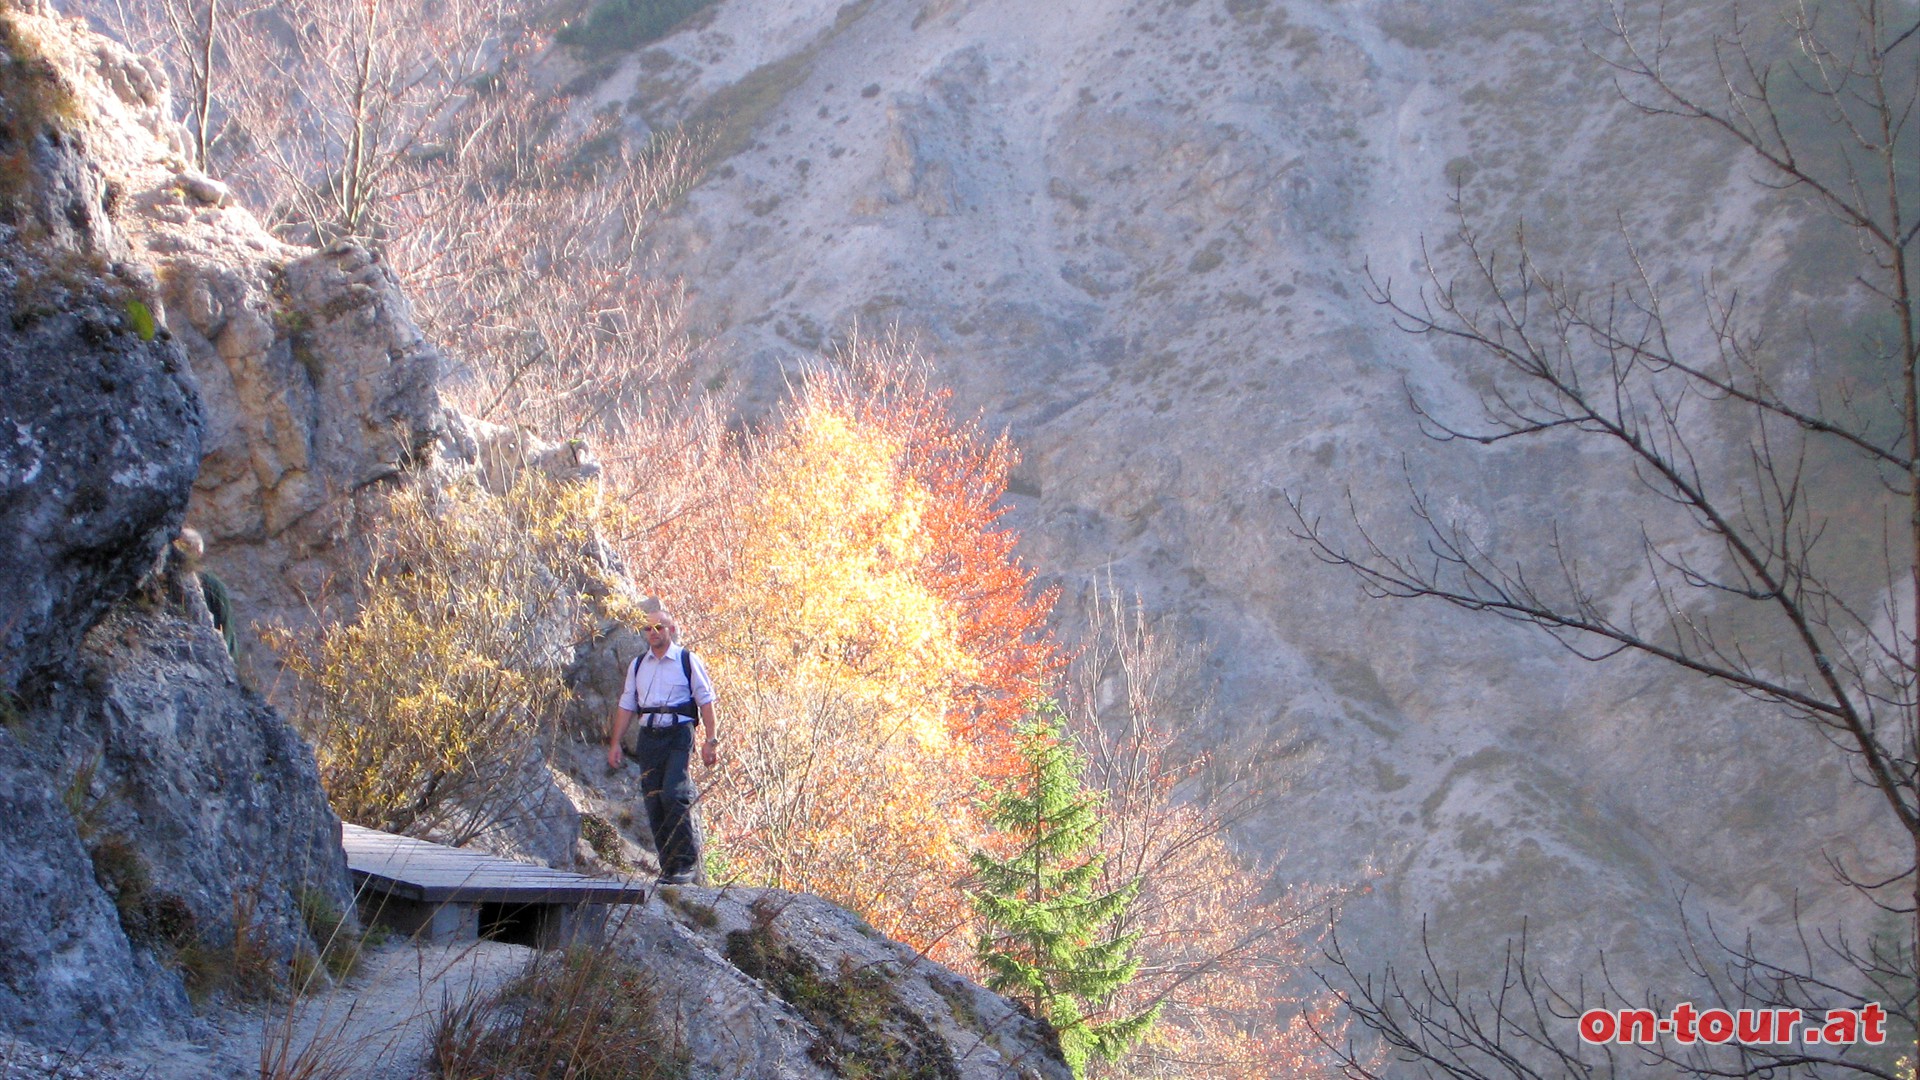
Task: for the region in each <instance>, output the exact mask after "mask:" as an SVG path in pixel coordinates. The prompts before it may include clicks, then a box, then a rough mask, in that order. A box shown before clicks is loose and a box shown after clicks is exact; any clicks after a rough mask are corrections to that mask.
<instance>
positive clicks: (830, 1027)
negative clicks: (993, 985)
mask: <svg viewBox="0 0 1920 1080" xmlns="http://www.w3.org/2000/svg"><path fill="white" fill-rule="evenodd" d="M614 940H615V942H616V943H617V944H618V945H619V946H620V947H622V948H624V949H627V950H629V952H630V955H631V956H632V957H633V958H634V959H635V960H636V961H637V962H638V963H639V964H640V965H641V966H642V967H643V968H644V969H645V970H646V971H648V972H649V973H650V974H652V975H653V976H654V977H655V978H654V982H655V985H659V986H666V987H672V988H673V993H671V994H670V995H666V996H665V998H664V1004H665V1006H666V1007H667V1008H668V1009H669V1010H671V1015H669V1016H663V1017H662V1018H661V1019H662V1022H663V1024H664V1025H666V1026H668V1027H669V1029H670V1030H673V1031H676V1032H679V1033H680V1038H681V1039H682V1040H683V1042H684V1043H685V1046H686V1049H687V1052H688V1056H689V1057H690V1058H691V1061H692V1063H693V1075H694V1076H695V1077H698V1078H701V1080H709V1078H710V1080H723V1078H732V1077H742V1076H751V1077H755V1078H757V1080H827V1078H829V1077H835V1076H925V1077H940V1078H942V1080H1065V1078H1067V1077H1070V1076H1072V1072H1071V1071H1070V1070H1069V1069H1068V1068H1067V1065H1066V1062H1065V1060H1064V1059H1062V1058H1061V1056H1060V1046H1059V1042H1058V1040H1057V1039H1055V1038H1054V1037H1053V1034H1052V1032H1051V1030H1050V1029H1048V1028H1047V1027H1046V1026H1045V1025H1043V1024H1040V1023H1038V1022H1036V1021H1035V1020H1034V1019H1033V1018H1032V1017H1031V1016H1029V1015H1027V1014H1026V1013H1025V1012H1023V1011H1021V1010H1019V1009H1017V1008H1015V1007H1014V1006H1013V1005H1011V1004H1010V1003H1009V1002H1008V1001H1007V1000H1006V999H1005V998H1002V997H1000V996H999V995H997V994H992V993H988V992H987V991H985V990H982V989H981V988H980V987H978V986H975V985H974V984H973V983H971V982H969V981H967V980H966V979H963V978H961V977H959V976H958V975H955V974H954V973H953V972H951V971H949V970H947V969H946V968H944V967H942V966H940V965H939V964H936V963H934V962H932V961H931V960H928V959H926V958H925V957H922V956H920V955H919V954H917V953H916V952H914V950H912V949H910V948H908V947H906V946H905V945H902V944H900V943H899V942H897V941H891V940H889V939H887V938H885V937H882V936H880V934H879V933H877V932H876V931H874V930H873V928H872V927H869V926H867V925H866V924H865V923H864V922H862V921H861V920H860V918H859V917H858V916H856V915H853V914H852V913H850V912H848V911H845V910H843V909H841V908H839V907H836V906H834V905H832V904H829V903H827V902H826V901H824V900H821V899H819V898H817V897H812V896H805V895H800V894H794V893H786V892H779V891H777V890H772V889H723V890H714V889H695V888H677V887H669V888H666V889H663V890H661V893H660V896H659V897H657V898H655V899H653V900H650V901H649V902H648V904H647V906H646V907H645V908H643V909H640V910H639V911H637V912H636V913H634V914H632V915H630V916H629V917H628V918H626V919H625V920H624V921H622V922H620V923H618V924H617V931H616V934H615V939H614Z"/></svg>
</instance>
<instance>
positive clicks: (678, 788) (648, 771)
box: [633, 724, 700, 877]
mask: <svg viewBox="0 0 1920 1080" xmlns="http://www.w3.org/2000/svg"><path fill="white" fill-rule="evenodd" d="M693 729H694V725H692V724H681V725H679V726H677V727H670V728H647V727H643V728H641V729H640V738H639V744H638V746H636V747H635V749H634V754H633V759H634V761H635V762H636V763H638V764H639V766H640V801H641V802H644V803H646V804H647V825H648V827H649V828H651V829H652V830H653V850H654V851H655V852H657V853H658V854H659V856H660V876H661V877H667V876H669V875H672V874H692V873H694V872H696V871H697V870H699V868H700V828H699V826H698V825H697V824H695V822H694V820H693V802H694V800H695V799H696V798H698V797H699V794H700V793H699V789H697V788H695V787H694V786H693V774H692V772H690V771H689V770H688V768H687V765H688V759H690V758H691V757H692V756H693Z"/></svg>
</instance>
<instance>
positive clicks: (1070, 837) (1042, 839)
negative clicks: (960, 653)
mask: <svg viewBox="0 0 1920 1080" xmlns="http://www.w3.org/2000/svg"><path fill="white" fill-rule="evenodd" d="M1020 754H1021V758H1022V759H1023V760H1024V761H1025V763H1026V766H1027V768H1026V773H1025V774H1024V775H1023V776H1022V777H1021V778H1020V779H1019V780H1018V781H1016V782H1015V783H1014V784H1012V785H1010V786H1009V787H1008V788H1006V789H1004V790H1001V791H999V792H997V793H995V794H994V795H993V796H992V800H991V804H990V815H991V820H992V821H993V824H994V825H995V826H996V827H997V828H999V829H1001V830H1003V831H1005V832H1007V833H1008V834H1010V835H1012V836H1014V837H1017V838H1018V839H1019V840H1020V841H1021V846H1020V849H1019V850H1018V851H1017V852H1015V853H1014V854H1013V855H1012V856H1010V857H1008V858H1006V859H997V858H994V857H993V856H992V855H989V854H985V853H980V852H976V853H975V854H974V856H973V869H974V878H975V881H976V883H977V888H976V890H975V891H973V892H972V893H970V898H971V900H972V902H973V909H974V911H975V913H977V914H978V915H979V916H980V920H981V923H982V929H981V933H980V940H979V944H978V949H979V956H980V963H981V965H982V966H984V967H985V968H986V969H987V985H988V986H989V987H991V988H992V989H994V990H995V991H998V992H999V993H1002V994H1007V995H1010V996H1012V997H1015V998H1017V999H1019V1000H1021V1001H1024V1002H1026V1003H1027V1005H1028V1006H1029V1007H1030V1008H1032V1010H1033V1012H1034V1014H1035V1015H1036V1016H1039V1017H1042V1018H1044V1019H1046V1020H1047V1021H1048V1022H1050V1023H1051V1024H1052V1025H1053V1027H1054V1029H1055V1030H1056V1031H1058V1032H1059V1034H1060V1048H1061V1050H1062V1051H1063V1052H1064V1054H1065V1055H1066V1059H1067V1063H1068V1064H1069V1065H1071V1066H1072V1067H1073V1071H1074V1075H1075V1076H1079V1075H1081V1074H1082V1073H1083V1072H1084V1071H1085V1068H1086V1064H1087V1060H1088V1058H1089V1057H1090V1056H1098V1057H1100V1058H1103V1059H1105V1060H1108V1061H1112V1060H1114V1059H1115V1058H1117V1057H1119V1056H1120V1055H1121V1054H1123V1053H1125V1052H1126V1050H1127V1048H1128V1047H1130V1046H1132V1045H1133V1044H1134V1042H1136V1041H1137V1040H1138V1039H1139V1038H1140V1037H1141V1036H1142V1035H1144V1034H1146V1031H1147V1029H1148V1028H1149V1027H1151V1026H1152V1025H1153V1021H1154V1018H1155V1016H1156V1015H1157V1014H1158V1013H1159V1007H1158V1006H1157V1005H1156V1006H1155V1007H1153V1008H1151V1009H1148V1010H1146V1011H1145V1012H1142V1013H1139V1014H1137V1015H1133V1016H1121V1017H1108V1018H1103V1019H1096V1017H1098V1016H1099V1013H1100V1010H1101V1007H1102V1006H1103V1005H1104V1004H1105V1003H1107V1002H1109V1001H1110V1000H1111V999H1112V998H1113V996H1114V994H1115V993H1116V992H1117V991H1119V990H1120V989H1121V988H1122V987H1124V986H1126V985H1127V984H1128V983H1129V982H1131V981H1132V980H1133V977H1134V975H1135V973H1136V972H1138V970H1139V968H1140V961H1139V960H1138V959H1137V958H1135V957H1134V956H1133V947H1134V944H1135V942H1136V941H1138V940H1139V936H1140V935H1138V934H1122V933H1118V932H1117V927H1118V926H1119V923H1120V920H1121V917H1122V916H1123V915H1124V914H1125V913H1126V911H1127V908H1128V907H1129V906H1130V905H1132V903H1133V899H1134V896H1135V895H1136V894H1137V893H1138V892H1139V891H1140V882H1139V880H1138V879H1135V880H1133V881H1129V882H1127V883H1126V884H1124V885H1122V886H1120V887H1119V888H1117V889H1114V890H1112V891H1109V892H1104V893H1097V894H1096V893H1095V891H1094V887H1095V885H1096V883H1097V882H1098V880H1099V878H1100V872H1101V869H1102V867H1103V863H1104V861H1105V860H1104V859H1102V858H1101V857H1100V856H1098V855H1097V854H1095V853H1094V852H1093V848H1094V846H1095V844H1096V843H1097V842H1098V841H1099V838H1100V817H1099V807H1100V801H1101V800H1100V797H1099V795H1098V793H1094V792H1088V791H1086V790H1085V789H1083V788H1082V787H1081V786H1080V773H1081V768H1082V762H1081V760H1080V756H1079V755H1078V754H1077V753H1075V752H1074V749H1073V746H1072V744H1071V743H1070V742H1068V740H1067V737H1066V725H1065V722H1064V721H1063V720H1062V719H1061V716H1060V711H1059V709H1058V708H1057V707H1056V706H1055V705H1054V704H1053V703H1052V702H1050V701H1047V702H1041V703H1039V704H1037V705H1035V706H1034V708H1033V710H1032V715H1031V717H1030V719H1029V721H1028V724H1027V726H1026V727H1025V729H1024V730H1022V732H1021V733H1020Z"/></svg>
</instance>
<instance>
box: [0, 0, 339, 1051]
mask: <svg viewBox="0 0 1920 1080" xmlns="http://www.w3.org/2000/svg"><path fill="white" fill-rule="evenodd" d="M0 47H3V48H4V50H5V52H6V54H7V55H6V57H5V61H4V63H0V70H3V71H4V73H5V74H4V75H0V80H4V82H3V83H0V120H4V127H5V130H4V131H3V132H0V139H3V140H4V142H5V145H4V146H0V150H4V151H5V152H6V154H7V155H8V158H7V160H8V162H9V163H10V164H9V166H8V168H7V170H6V171H5V181H4V182H5V184H6V185H7V189H6V190H5V191H4V192H0V196H4V200H5V205H4V211H5V213H4V219H3V220H0V431H4V433H5V435H4V438H0V530H4V532H5V535H7V537H8V544H7V546H6V548H5V549H3V550H0V573H4V574H5V576H6V579H7V583H8V584H7V589H6V593H5V598H4V600H0V633H3V634H4V638H5V648H4V649H3V650H0V656H3V657H4V658H3V659H0V720H4V723H0V837H4V843H0V848H4V850H5V852H6V858H7V860H8V869H7V872H6V873H5V874H4V875H0V1028H4V1029H5V1030H8V1031H10V1032H14V1033H17V1034H21V1035H25V1036H28V1037H30V1038H33V1039H36V1040H40V1041H45V1042H58V1043H84V1042H89V1041H93V1040H96V1039H104V1040H106V1041H108V1042H124V1041H128V1040H134V1039H139V1038H144V1037H148V1036H151V1035H153V1034H156V1033H157V1032H159V1031H162V1030H165V1029H168V1028H173V1027H177V1026H179V1025H180V1024H182V1023H184V1022H185V1021H186V1020H187V1018H188V1016H189V1015H190V1014H189V1009H188V1000H187V995H186V992H185V989H184V978H183V968H184V967H186V966H187V965H186V963H185V961H184V959H183V958H184V957H185V956H187V955H188V954H189V953H193V954H195V955H198V956H201V957H203V958H207V959H208V961H209V962H210V963H215V964H217V963H219V962H220V960H219V958H221V957H225V958H227V960H229V961H231V960H233V958H234V957H235V956H236V955H237V954H238V953H240V952H243V951H247V952H250V953H251V954H252V955H253V956H255V957H257V958H259V960H260V962H261V963H264V964H268V965H274V964H284V963H285V962H286V961H287V960H288V958H290V957H291V956H292V955H293V954H294V953H295V952H297V951H301V950H307V951H311V949H312V945H311V944H310V943H308V942H307V940H306V937H307V931H306V929H305V928H304V926H303V923H302V920H301V918H300V916H299V913H298V908H299V904H300V897H301V895H302V894H303V893H306V894H309V895H310V896H313V897H318V898H321V899H323V900H324V901H326V902H328V903H330V904H332V905H333V906H334V907H336V908H341V909H344V907H345V906H346V905H347V903H348V902H349V898H348V895H347V891H346V879H345V865H344V862H343V861H342V859H341V857H340V851H339V842H338V836H337V832H338V823H337V821H336V820H335V819H334V817H333V815H332V813H331V812H330V811H329V810H328V809H327V807H326V803H325V798H324V796H323V795H322V793H321V791H320V789H319V785H318V782H317V778H316V775H315V769H314V763H313V757H312V753H311V751H310V750H308V749H307V747H306V746H305V744H304V743H302V742H301V740H300V739H299V737H298V736H297V735H296V734H295V733H294V732H293V731H292V729H291V728H289V727H288V725H287V724H286V723H285V721H283V720H282V719H281V718H280V717H279V716H278V714H276V713H275V712H274V711H273V710H272V709H270V708H268V707H267V706H266V705H265V703H264V702H262V701H261V700H260V699H259V698H258V697H257V696H255V695H254V694H252V693H251V692H250V691H247V690H245V689H244V688H242V687H241V686H240V685H239V683H238V681H237V680H236V678H235V674H234V671H233V668H232V665H231V663H230V661H229V660H228V657H227V653H226V649H225V646H224V644H223V643H222V642H221V640H220V638H219V637H218V636H217V635H216V634H215V633H214V630H213V627H212V622H211V619H210V617H209V616H208V614H207V611H206V605H205V601H204V600H203V599H202V597H201V595H200V592H199V585H198V581H197V579H195V578H193V577H192V576H191V575H186V576H183V575H180V574H178V573H173V574H163V573H161V572H160V567H159V565H158V556H160V555H161V553H162V552H163V551H165V550H166V549H167V547H168V543H169V541H170V540H171V539H172V537H173V536H174V535H175V534H176V533H177V531H178V530H179V527H180V523H181V519H182V515H183V512H184V511H185V509H186V507H187V504H188V499H189V495H190V492H191V490H192V485H193V483H194V478H195V476H196V474H197V472H198V469H199V460H200V455H201V451H202V445H203V431H204V427H203V416H204V413H203V409H202V401H201V398H200V395H199V392H198V388H197V383H196V379H195V378H194V374H193V371H192V369H191V367H190V366H189V364H188V362H187V356H186V355H185V353H184V352H183V350H182V348H181V343H180V342H179V341H178V340H176V339H175V338H174V337H173V336H172V335H171V334H170V333H168V331H167V330H166V327H165V320H164V315H163V314H162V312H161V305H160V300H159V295H158V294H159V286H158V279H157V278H156V275H155V274H154V273H153V271H152V270H151V269H150V268H148V267H146V266H145V265H143V264H142V263H141V261H140V254H141V251H140V246H139V245H138V244H137V243H135V242H134V239H133V234H132V232H131V231H130V230H129V228H128V227H127V226H128V220H127V219H128V213H129V208H130V204H132V203H135V202H138V201H140V200H143V199H150V197H151V194H152V192H151V189H150V188H146V187H143V185H144V184H146V183H147V182H149V181H151V180H153V179H154V178H155V177H156V176H164V175H170V174H166V173H165V172H164V169H162V168H159V167H157V166H156V161H157V159H159V158H162V157H164V156H165V155H166V152H167V151H166V148H165V146H164V144H163V143H161V142H160V141H159V140H158V139H157V138H155V137H154V136H153V135H152V134H151V129H147V128H138V129H134V130H136V131H147V132H149V133H148V135H147V140H148V142H147V145H146V147H145V150H144V151H142V150H141V149H140V147H139V146H138V145H135V146H134V147H133V148H132V149H130V148H129V145H128V143H127V133H126V132H125V131H123V130H122V129H120V128H119V127H117V126H116V125H115V124H114V123H113V122H112V121H113V119H114V117H113V115H112V113H113V112H115V111H117V112H118V113H120V114H123V115H124V114H127V113H138V114H140V115H142V116H145V117H146V118H147V119H149V120H153V121H157V118H158V117H159V116H162V115H164V111H165V109H164V100H163V99H162V98H161V96H160V94H161V91H160V90H159V89H158V88H157V87H156V86H155V84H154V81H153V77H152V73H151V72H150V71H149V70H148V69H147V68H146V67H145V66H144V65H143V64H142V63H140V62H138V61H135V60H133V59H132V58H130V57H128V56H127V55H126V54H125V53H124V52H121V51H119V50H117V49H115V48H113V47H111V46H110V45H108V44H106V43H104V42H101V41H100V40H99V39H97V38H94V37H92V36H91V35H88V34H85V33H84V32H81V31H79V30H78V29H77V28H76V27H74V26H73V25H71V24H67V23H64V22H61V21H59V20H56V19H53V18H50V17H45V16H38V15H29V14H25V13H23V12H20V11H18V10H11V9H6V8H0ZM102 103H105V105H104V106H103V104H102ZM103 108H104V109H105V110H106V111H105V112H104V113H103V112H102V111H101V110H102V109H103ZM143 152H144V153H145V155H146V156H145V158H143V157H142V153H143ZM143 160H144V161H146V163H147V166H154V167H140V166H139V164H138V163H139V162H140V161H143ZM16 166H17V167H16Z"/></svg>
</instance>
